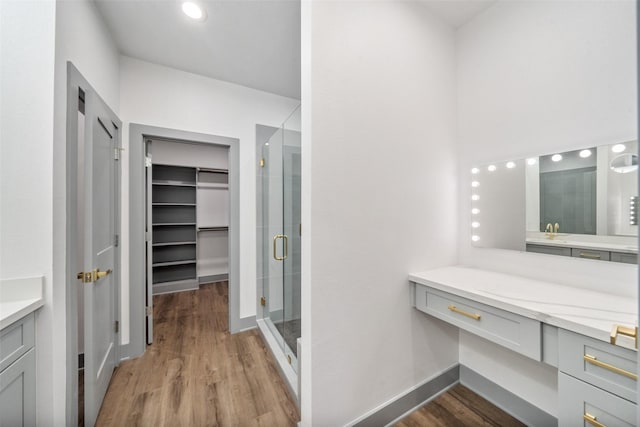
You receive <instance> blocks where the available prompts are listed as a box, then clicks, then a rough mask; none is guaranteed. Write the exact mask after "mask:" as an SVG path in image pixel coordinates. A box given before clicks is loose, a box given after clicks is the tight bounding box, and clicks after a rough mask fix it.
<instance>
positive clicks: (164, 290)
mask: <svg viewBox="0 0 640 427" xmlns="http://www.w3.org/2000/svg"><path fill="white" fill-rule="evenodd" d="M199 286H200V284H199V283H198V281H197V280H180V281H176V282H163V283H154V284H153V295H162V294H172V293H175V292H185V291H197V290H198V287H199Z"/></svg>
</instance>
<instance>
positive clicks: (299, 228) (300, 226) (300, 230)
mask: <svg viewBox="0 0 640 427" xmlns="http://www.w3.org/2000/svg"><path fill="white" fill-rule="evenodd" d="M298 236H302V223H300V224H298Z"/></svg>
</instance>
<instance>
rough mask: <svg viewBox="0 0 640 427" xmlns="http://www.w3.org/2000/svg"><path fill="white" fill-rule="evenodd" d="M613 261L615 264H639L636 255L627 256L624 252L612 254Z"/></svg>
mask: <svg viewBox="0 0 640 427" xmlns="http://www.w3.org/2000/svg"><path fill="white" fill-rule="evenodd" d="M611 261H613V262H624V263H625V264H637V263H638V255H636V254H627V253H624V252H611Z"/></svg>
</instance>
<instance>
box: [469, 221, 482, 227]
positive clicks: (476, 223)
mask: <svg viewBox="0 0 640 427" xmlns="http://www.w3.org/2000/svg"><path fill="white" fill-rule="evenodd" d="M471 226H472V227H473V228H478V227H480V223H479V222H476V221H474V222H472V223H471Z"/></svg>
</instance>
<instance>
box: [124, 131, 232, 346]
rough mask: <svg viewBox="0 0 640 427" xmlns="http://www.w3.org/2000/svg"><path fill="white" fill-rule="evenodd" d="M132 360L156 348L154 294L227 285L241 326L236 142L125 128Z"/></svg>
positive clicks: (181, 132)
mask: <svg viewBox="0 0 640 427" xmlns="http://www.w3.org/2000/svg"><path fill="white" fill-rule="evenodd" d="M130 147H131V157H130V182H131V186H130V195H129V196H130V197H129V203H130V206H129V212H130V215H131V217H130V236H131V237H130V239H131V241H130V260H131V261H130V262H131V264H130V266H131V267H130V316H131V328H130V332H131V340H130V346H129V352H128V353H129V356H130V357H137V356H139V355H141V354H142V353H144V350H145V348H146V345H147V344H151V343H152V342H153V305H152V304H153V295H158V294H165V293H173V292H181V291H187V290H195V289H198V288H199V285H200V284H202V283H211V282H217V281H228V283H229V329H230V331H231V332H235V331H238V330H240V329H242V328H243V325H242V324H241V322H240V319H239V316H238V314H239V295H240V293H239V289H238V286H239V281H238V275H239V274H238V273H239V271H238V261H239V250H238V247H239V245H238V232H237V230H238V217H239V197H238V181H239V179H238V166H239V162H238V154H239V153H238V148H239V147H238V140H237V139H234V138H227V137H219V136H213V135H205V134H197V133H192V132H184V131H177V130H171V129H163V128H155V127H150V126H142V125H134V124H132V125H131V126H130Z"/></svg>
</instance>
